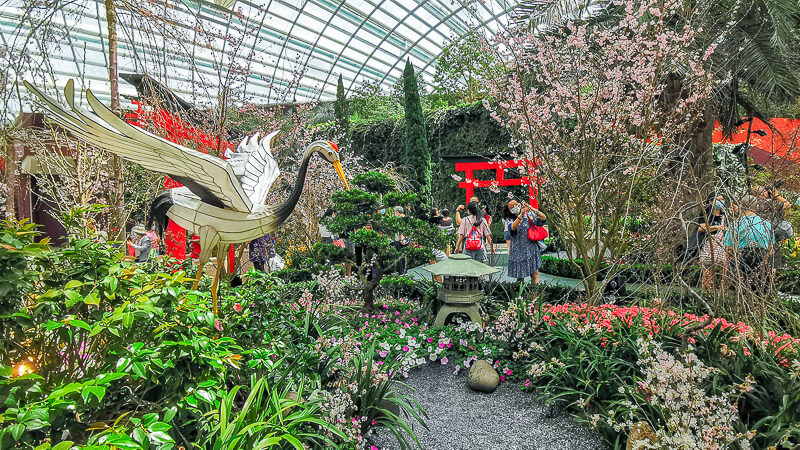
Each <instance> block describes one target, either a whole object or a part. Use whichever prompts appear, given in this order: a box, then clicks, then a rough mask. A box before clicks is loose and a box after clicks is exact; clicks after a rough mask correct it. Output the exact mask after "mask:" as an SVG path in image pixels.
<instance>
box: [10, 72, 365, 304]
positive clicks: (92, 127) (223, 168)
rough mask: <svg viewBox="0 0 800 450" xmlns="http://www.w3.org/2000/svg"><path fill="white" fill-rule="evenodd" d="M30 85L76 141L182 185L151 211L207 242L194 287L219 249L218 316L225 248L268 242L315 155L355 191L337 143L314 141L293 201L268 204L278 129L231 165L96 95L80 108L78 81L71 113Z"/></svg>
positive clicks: (162, 222) (251, 142)
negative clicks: (126, 116)
mask: <svg viewBox="0 0 800 450" xmlns="http://www.w3.org/2000/svg"><path fill="white" fill-rule="evenodd" d="M25 87H26V88H27V89H28V90H30V91H31V92H33V93H34V94H35V95H36V96H37V97H39V98H40V99H41V101H42V102H43V104H44V106H45V108H46V109H47V110H48V111H49V112H50V113H51V114H52V116H51V118H52V119H54V120H55V121H56V122H57V123H59V124H60V125H61V126H63V127H64V128H66V129H67V130H69V131H70V132H71V133H72V134H73V135H75V136H76V137H78V138H80V139H82V140H84V141H86V142H88V143H90V144H92V145H95V146H97V147H101V148H104V149H106V150H108V151H109V152H111V153H114V154H116V155H119V156H121V157H122V158H125V159H126V160H128V161H131V162H134V163H136V164H139V165H141V166H142V167H144V168H145V169H148V170H152V171H154V172H159V173H163V174H166V175H168V176H169V177H170V178H172V179H174V180H176V181H178V182H179V183H181V184H183V186H182V187H179V188H173V189H169V190H167V191H165V192H163V193H161V194H159V196H158V197H156V199H155V200H154V201H153V203H152V205H151V207H150V211H151V218H150V220H153V219H155V220H156V222H157V223H158V226H159V228H160V229H161V230H163V229H164V228H166V222H167V217H169V218H170V219H172V220H173V221H174V222H175V223H177V224H178V225H180V226H181V227H183V228H185V229H187V230H189V231H191V232H192V233H194V234H196V235H197V236H198V237H199V238H200V260H199V266H198V269H197V278H196V279H195V281H194V286H193V289H197V287H198V285H199V283H200V278H201V277H202V274H203V268H204V267H205V265H206V263H207V262H208V260H209V258H210V256H211V254H212V252H213V251H214V250H216V252H217V271H216V275H215V276H214V281H213V283H212V285H211V296H212V299H213V305H214V314H215V315H216V314H217V313H218V306H217V304H218V302H217V294H218V290H219V278H220V272H221V271H222V267H223V264H224V262H225V259H226V256H227V254H228V252H227V251H226V250H227V249H228V248H229V247H230V245H231V244H239V243H243V242H248V241H250V240H252V239H255V238H259V237H262V236H264V235H265V234H267V233H269V232H271V231H274V230H276V229H277V228H278V227H280V226H281V225H282V224H283V223H284V222H285V221H286V219H287V218H288V217H289V215H291V213H292V211H294V208H295V206H296V205H297V202H298V200H300V194H301V193H302V191H303V184H304V182H305V179H306V174H307V172H308V163H309V161H310V160H311V157H312V156H313V155H314V153H319V154H320V155H322V157H323V158H325V159H326V160H328V161H329V162H330V163H331V164H333V167H334V168H335V169H336V172H337V174H338V175H339V177H340V178H341V179H342V182H343V183H344V185H345V188H347V189H350V187H349V186H348V184H347V178H346V177H345V175H344V171H343V170H342V165H341V163H340V162H339V153H338V148H337V147H336V144H334V143H332V142H327V141H315V142H312V143H311V144H310V145H309V146H308V147H306V150H305V153H304V155H303V162H302V164H301V165H300V171H299V172H298V174H297V180H296V182H295V186H294V190H293V191H292V193H291V195H290V196H289V198H288V199H287V200H286V201H285V202H283V203H282V204H280V205H276V206H271V205H265V204H264V202H265V201H266V198H267V193H268V192H269V188H270V186H272V183H274V182H275V180H276V179H277V178H278V175H279V174H280V170H278V163H277V162H276V161H275V158H273V156H272V152H271V151H270V144H271V143H272V141H273V140H274V138H275V136H277V134H278V132H277V131H276V132H273V133H271V134H269V135H268V136H266V137H265V138H263V139H259V135H258V133H256V134H255V135H254V136H251V137H248V138H245V139H244V140H243V141H242V142H241V143H240V144H239V146H238V148H237V149H236V151H235V152H229V153H228V154H227V155H226V156H228V159H227V160H224V159H221V158H216V157H214V156H210V155H206V154H204V153H202V152H199V151H196V150H192V149H190V148H187V147H183V146H181V145H177V144H174V143H172V142H169V141H167V140H166V139H163V138H161V137H158V136H156V135H154V134H152V133H148V132H146V131H144V130H142V129H141V128H138V127H136V126H133V125H131V124H129V123H127V122H125V121H124V120H122V119H120V118H119V117H118V116H117V115H116V114H114V113H113V112H112V111H111V110H110V109H109V108H108V107H106V106H105V105H103V104H102V103H101V102H100V101H99V100H98V99H97V97H95V96H94V95H93V94H92V92H91V90H87V91H86V99H87V101H88V102H89V106H91V108H92V111H93V112H89V111H87V110H85V109H83V108H81V107H79V106H77V105H76V104H75V98H74V83H73V81H72V80H70V81H69V82H68V83H67V85H66V86H65V87H64V96H65V98H66V100H67V103H68V104H69V109H70V110H67V109H64V108H63V107H62V106H61V104H60V103H59V102H58V101H56V100H54V99H53V98H51V97H50V96H48V95H47V94H45V93H43V92H41V91H39V90H38V89H36V88H35V87H34V86H32V85H31V84H29V83H28V82H25Z"/></svg>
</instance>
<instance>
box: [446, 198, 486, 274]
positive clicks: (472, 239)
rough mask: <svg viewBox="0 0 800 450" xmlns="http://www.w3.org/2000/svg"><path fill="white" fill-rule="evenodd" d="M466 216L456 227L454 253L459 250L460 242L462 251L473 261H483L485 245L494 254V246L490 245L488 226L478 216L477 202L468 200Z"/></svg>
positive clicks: (484, 258)
mask: <svg viewBox="0 0 800 450" xmlns="http://www.w3.org/2000/svg"><path fill="white" fill-rule="evenodd" d="M467 212H468V213H469V215H468V216H466V217H464V218H463V219H462V220H461V225H460V226H459V227H458V242H456V248H455V252H454V253H459V252H460V251H461V244H462V243H463V244H465V245H464V253H466V254H467V255H469V257H470V258H472V259H474V260H475V261H481V262H483V261H484V260H486V251H485V249H486V247H487V245H488V247H489V248H490V249H491V251H492V254H494V247H493V246H492V232H491V231H489V227H488V226H487V224H486V221H484V220H483V219H482V218H481V217H480V209H478V204H477V203H475V202H470V203H469V204H468V205H467Z"/></svg>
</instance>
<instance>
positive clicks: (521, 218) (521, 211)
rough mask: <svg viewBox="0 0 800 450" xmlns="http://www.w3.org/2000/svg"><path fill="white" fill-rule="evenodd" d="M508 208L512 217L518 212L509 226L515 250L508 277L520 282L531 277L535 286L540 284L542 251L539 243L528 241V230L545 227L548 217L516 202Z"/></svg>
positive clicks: (509, 264)
mask: <svg viewBox="0 0 800 450" xmlns="http://www.w3.org/2000/svg"><path fill="white" fill-rule="evenodd" d="M506 208H507V209H508V210H509V212H510V213H511V214H512V215H514V212H515V211H518V213H517V214H516V217H515V218H514V220H513V221H512V222H511V225H510V226H509V228H510V232H511V233H510V234H511V248H512V249H513V250H512V251H510V252H509V254H508V276H509V277H511V278H516V279H517V280H518V281H522V280H523V279H525V278H526V277H531V282H533V284H539V268H541V267H542V251H541V250H540V249H539V244H538V243H537V242H535V241H531V240H530V239H528V229H529V228H530V227H534V226H537V227H541V226H544V222H545V220H547V216H546V215H545V214H544V213H543V212H541V211H539V210H538V209H536V208H534V207H533V206H531V205H529V204H527V203H526V204H520V203H519V202H517V201H516V200H511V201H509V202H508V203H507V204H506Z"/></svg>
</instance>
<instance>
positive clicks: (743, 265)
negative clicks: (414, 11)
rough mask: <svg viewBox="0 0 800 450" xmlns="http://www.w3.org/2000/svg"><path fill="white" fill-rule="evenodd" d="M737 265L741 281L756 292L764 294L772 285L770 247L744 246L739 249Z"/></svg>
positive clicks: (734, 261)
mask: <svg viewBox="0 0 800 450" xmlns="http://www.w3.org/2000/svg"><path fill="white" fill-rule="evenodd" d="M732 263H734V264H735V265H736V267H734V269H737V271H738V273H739V275H740V277H741V280H740V282H741V283H742V284H743V285H744V286H746V287H748V288H749V289H750V290H751V291H753V292H754V293H756V294H763V293H765V292H767V291H768V290H769V288H770V287H771V286H772V281H773V280H772V258H771V257H770V252H769V249H766V248H761V247H742V248H740V249H739V255H738V264H736V258H734V260H733V261H732Z"/></svg>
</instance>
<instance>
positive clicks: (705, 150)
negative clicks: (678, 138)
mask: <svg viewBox="0 0 800 450" xmlns="http://www.w3.org/2000/svg"><path fill="white" fill-rule="evenodd" d="M692 131H693V133H692V135H691V136H690V137H689V142H688V150H689V152H690V154H689V156H690V157H689V164H690V167H691V168H692V171H693V173H694V176H695V178H696V179H697V186H698V190H699V191H700V193H701V196H702V198H706V196H707V194H708V193H709V192H711V191H712V190H713V188H714V186H713V185H714V154H713V151H712V148H713V135H714V114H713V110H712V108H711V105H710V104H709V105H707V106H706V109H705V111H703V117H702V118H700V120H699V122H698V123H697V124H696V125H695V127H694V129H693V130H692Z"/></svg>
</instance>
